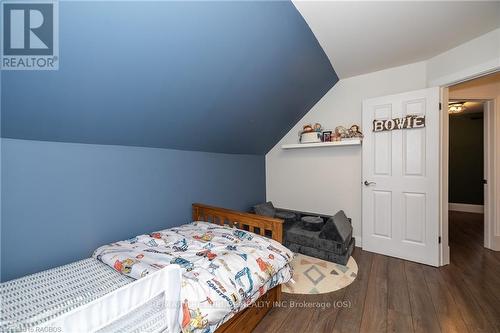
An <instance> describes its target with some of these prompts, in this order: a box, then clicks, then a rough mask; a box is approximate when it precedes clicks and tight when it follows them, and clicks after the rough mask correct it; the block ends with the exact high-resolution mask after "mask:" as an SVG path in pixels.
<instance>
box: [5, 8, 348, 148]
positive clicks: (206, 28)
mask: <svg viewBox="0 0 500 333" xmlns="http://www.w3.org/2000/svg"><path fill="white" fill-rule="evenodd" d="M59 17H60V43H59V45H60V69H59V71H24V72H13V71H12V72H5V73H4V74H3V77H2V84H3V91H2V93H3V96H2V117H3V119H2V120H3V121H2V137H5V138H17V139H29V140H45V141H59V142H78V143H92V144H112V145H127V146H144V147H162V148H173V149H182V150H197V151H210V152H225V153H244V154H264V153H266V152H267V151H268V150H269V149H270V148H271V147H273V146H274V144H276V142H278V141H279V139H281V138H282V137H283V135H284V134H286V133H287V131H288V130H289V129H290V128H291V127H292V126H293V125H294V124H295V123H296V122H297V121H298V120H299V119H300V118H301V117H302V116H303V115H304V114H305V113H306V112H307V111H309V109H310V108H311V107H312V106H313V105H314V104H315V103H316V102H317V101H318V100H319V99H320V98H321V97H322V96H323V95H324V94H325V93H326V92H327V91H328V90H329V89H330V88H331V87H332V86H333V85H334V84H335V83H336V82H337V80H338V78H337V75H336V74H335V72H334V70H333V68H332V66H331V64H330V62H329V60H328V58H327V56H326V55H325V53H324V52H323V50H322V48H321V47H320V45H319V44H318V42H317V40H316V38H315V37H314V35H313V33H312V32H311V30H310V29H309V27H308V25H307V24H306V22H305V21H304V19H303V18H302V16H301V15H300V13H299V12H298V11H297V10H296V8H295V7H294V5H293V4H292V3H291V2H290V1H221V2H214V1H200V2H198V1H120V2H118V1H108V2H96V1H88V2H87V1H78V2H73V1H64V2H61V3H60V15H59Z"/></svg>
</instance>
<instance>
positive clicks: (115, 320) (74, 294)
mask: <svg viewBox="0 0 500 333" xmlns="http://www.w3.org/2000/svg"><path fill="white" fill-rule="evenodd" d="M192 208H193V221H198V222H193V223H190V224H188V225H186V226H183V227H179V228H171V229H167V230H163V231H160V232H157V233H152V234H149V235H141V236H138V237H136V239H132V240H127V241H122V242H117V243H112V244H108V245H105V246H103V247H101V248H99V249H97V250H96V251H95V253H94V256H93V258H89V259H86V260H84V261H81V262H77V263H73V264H70V265H66V266H62V267H58V268H56V269H54V270H49V271H46V272H42V273H38V274H34V275H32V276H29V277H25V278H21V279H17V280H13V281H10V282H7V283H4V284H2V285H1V288H0V294H1V297H2V313H1V322H0V328H1V331H19V330H23V329H24V330H26V328H32V327H50V326H52V327H71V325H73V328H74V327H79V326H78V325H76V326H75V323H79V322H83V323H86V322H87V321H88V318H89V314H93V316H92V318H93V319H94V317H96V320H95V321H96V323H95V325H93V326H91V327H90V326H89V327H87V328H86V329H85V330H83V329H79V331H96V332H118V331H120V332H124V331H125V332H135V331H136V332H144V331H148V332H159V331H165V332H173V333H177V332H178V331H179V330H180V328H182V330H183V331H184V332H196V333H198V332H203V333H205V332H213V331H216V332H217V333H222V332H251V331H252V330H253V328H254V327H255V326H256V325H257V324H258V322H259V321H260V319H261V318H262V317H263V316H264V315H265V314H266V313H267V311H269V309H270V308H271V307H272V306H273V304H275V302H277V301H279V300H280V296H281V289H280V285H279V284H280V283H284V282H286V281H287V280H288V279H289V278H290V277H291V270H290V267H289V265H288V263H289V261H290V260H291V253H290V252H289V251H288V250H286V249H284V248H282V247H281V246H280V245H279V244H278V243H281V241H282V223H283V222H282V221H281V220H279V219H274V218H269V217H262V216H257V215H253V214H247V213H240V212H235V211H231V210H228V209H224V208H217V207H211V206H207V205H203V204H193V207H192ZM206 222H208V223H206ZM222 226H225V227H222ZM227 227H231V228H232V229H228V228H227ZM172 229H174V230H173V231H172ZM184 229H186V230H184ZM181 231H182V232H184V231H186V232H188V234H189V235H190V237H193V239H194V240H195V242H194V243H199V244H198V245H202V246H201V247H200V248H198V249H196V248H195V247H194V245H196V244H187V248H186V244H184V243H183V241H182V237H184V238H185V235H184V236H183V235H182V232H181ZM193 233H194V234H193ZM254 234H257V235H259V236H264V237H267V238H269V240H267V239H265V238H264V237H259V236H257V235H254ZM141 237H142V238H141ZM211 237H212V238H211ZM217 237H219V238H222V239H223V241H222V242H219V243H217V242H216V241H215V240H214V239H213V238H217ZM172 238H173V239H172ZM175 238H177V239H176V240H174V239H175ZM151 240H154V241H155V242H157V243H160V242H162V241H163V243H164V244H163V245H164V246H163V247H162V246H159V244H153V243H151V244H149V241H151ZM169 240H174V241H173V242H169ZM127 243H128V245H130V246H125V245H126V244H127ZM208 244H212V245H208ZM213 244H216V246H213ZM217 244H218V245H220V246H223V247H224V248H226V247H227V249H223V248H220V247H219V248H217V246H218V245H217ZM250 244H253V246H254V248H251V249H250V250H249V251H247V250H248V249H247V248H246V247H248V246H250ZM146 245H147V246H146ZM233 246H234V247H235V248H233ZM264 247H265V248H269V249H270V250H269V251H268V252H266V253H265V254H266V255H267V257H263V253H262V252H261V250H262V249H263V248H264ZM161 250H167V251H169V253H168V254H165V253H158V252H161ZM134 251H135V252H134ZM137 251H138V252H137ZM155 251H157V252H155ZM178 251H180V252H182V253H190V255H191V257H190V256H188V258H189V259H192V258H193V256H196V257H194V258H195V260H194V261H196V259H197V260H199V261H200V263H202V264H205V266H202V267H201V268H196V266H191V265H190V263H189V261H193V260H184V259H185V258H183V257H182V256H179V255H177V254H178V253H177V252H178ZM252 251H253V252H252ZM139 252H140V253H139ZM193 253H194V254H193ZM140 254H142V255H144V254H146V255H145V256H144V257H141V256H139V258H140V259H141V260H137V258H136V257H137V256H138V255H140ZM214 255H215V256H214ZM244 256H246V257H247V258H246V259H247V260H248V261H249V262H250V263H249V264H248V265H247V266H248V267H249V268H250V269H246V270H245V269H244V268H245V266H244V265H242V266H241V267H237V268H241V269H235V270H234V269H233V270H234V272H232V273H235V275H233V277H234V279H233V281H232V282H231V283H232V284H233V285H234V286H233V287H235V288H236V289H235V290H238V294H236V293H234V294H231V293H230V292H229V291H230V285H229V284H228V283H227V281H226V280H223V279H221V281H219V280H218V279H219V278H220V275H217V274H215V275H214V278H215V280H214V279H210V281H213V283H211V288H213V290H212V291H214V292H216V293H218V294H215V296H213V295H214V294H213V293H212V294H210V298H214V299H213V300H212V301H213V302H212V303H213V304H215V305H217V307H218V308H216V310H214V312H215V313H218V315H217V316H215V315H214V316H213V317H214V318H215V319H214V318H211V317H210V316H212V315H211V314H210V313H208V314H207V313H204V312H203V311H204V309H202V310H201V312H200V311H199V309H196V308H194V307H189V304H186V299H185V298H183V297H186V294H185V293H184V294H183V292H182V290H183V286H184V287H185V286H186V284H188V285H189V283H186V278H185V274H186V273H187V274H188V276H190V277H191V278H193V277H194V278H196V277H204V276H205V275H204V274H208V273H207V272H203V271H201V269H207V270H208V269H210V268H212V269H215V270H216V271H218V270H220V271H223V269H222V268H220V267H219V268H216V267H215V266H221V265H220V264H221V263H222V261H221V260H220V259H221V258H224V259H228V262H227V263H226V264H227V265H229V266H230V267H233V266H231V265H236V264H235V263H234V262H233V261H234V259H235V258H242V257H244ZM158 257H161V258H162V259H161V260H159V259H158ZM166 257H168V263H167V264H166V265H165V258H166ZM131 258H135V259H132V260H133V261H134V260H135V262H131V261H130V260H128V259H131ZM172 258H173V259H172ZM230 258H233V259H232V260H229V259H230ZM162 260H163V261H162ZM238 260H240V259H238ZM241 260H243V259H241ZM141 261H144V262H145V263H147V265H143V263H141ZM186 261H188V262H186ZM278 264H279V265H278ZM141 265H142V266H141ZM207 265H208V266H207ZM164 266H166V267H165V268H163V267H164ZM111 267H113V269H112V268H111ZM162 268H163V269H162ZM145 269H146V271H145ZM233 270H232V269H231V268H230V269H229V270H228V272H229V271H233ZM252 271H253V272H252ZM212 273H213V272H212ZM196 274H198V275H196ZM226 274H227V273H226ZM252 274H253V275H252ZM48 276H50V278H48ZM82 276H84V278H83V280H84V281H83V282H82ZM250 276H253V277H254V280H255V281H254V285H253V286H252V285H251V284H252V283H250V280H251V279H250ZM89 277H92V278H89ZM141 277H142V278H141ZM201 280H204V278H202V279H201ZM57 281H59V282H58V283H59V286H58V285H57V283H56V282H57ZM61 281H63V283H62V285H61ZM165 281H167V282H165ZM259 281H260V284H259ZM189 282H192V281H189ZM54 283H55V284H54ZM37 285H38V286H39V287H37V288H38V289H36V288H35V286H37ZM40 285H42V286H48V287H47V288H46V290H45V292H44V293H43V294H44V296H42V297H41V294H40V293H38V294H37V292H35V291H34V290H38V291H40ZM20 290H25V291H29V292H32V295H31V296H30V297H29V300H26V298H25V299H21V300H20V299H19V297H18V296H19V295H20V294H23V292H21V293H20V292H19V291H20ZM67 290H69V292H68V291H67ZM144 290H146V291H147V292H144ZM221 290H222V291H223V292H221ZM191 291H192V289H191ZM61 294H62V295H63V296H61ZM219 294H221V295H220V296H221V299H222V300H223V301H224V300H227V299H230V300H232V302H231V303H233V306H232V307H227V306H222V305H221V303H219V302H217V301H220V299H219V300H218V299H217V295H219ZM12 295H18V296H17V298H16V297H12ZM131 295H132V296H133V297H131ZM188 295H189V297H188V298H189V299H190V301H192V300H193V299H195V298H196V297H195V296H197V294H196V293H195V294H188ZM193 295H194V296H193ZM120 297H121V298H120ZM134 297H135V298H134ZM207 298H208V297H207ZM43 299H45V301H44V300H43ZM123 299H128V300H131V301H129V302H128V305H126V306H125V305H123V304H122V303H123V302H120V301H119V300H123ZM199 300H201V298H199V299H198V301H199ZM44 302H45V303H44ZM47 302H48V303H47ZM209 303H210V302H209V301H208V300H207V305H209ZM5 304H8V310H5V309H6V308H5V306H4V305H5ZM213 304H212V305H213ZM235 304H240V305H241V306H234V305H235ZM254 304H259V306H254ZM226 305H227V304H226ZM36 308H38V309H39V311H34V313H33V309H36ZM40 309H43V311H40ZM103 309H106V311H103ZM109 309H113V310H112V311H110V310H109ZM228 310H229V311H228ZM30 311H32V312H30ZM224 311H226V312H227V313H224ZM104 313H105V314H106V315H104ZM221 313H223V315H222V317H221V318H220V320H216V319H217V317H220V315H221ZM20 314H22V315H20ZM23 316H24V317H23ZM158 323H161V324H158ZM177 324H178V325H177ZM64 325H69V326H64ZM63 331H65V330H63ZM69 331H74V329H72V330H69Z"/></svg>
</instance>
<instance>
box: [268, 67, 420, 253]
mask: <svg viewBox="0 0 500 333" xmlns="http://www.w3.org/2000/svg"><path fill="white" fill-rule="evenodd" d="M426 82H427V79H426V63H425V62H418V63H414V64H410V65H405V66H400V67H394V68H390V69H386V70H382V71H378V72H374V73H369V74H363V75H359V76H354V77H350V78H346V79H341V80H340V81H339V82H337V84H336V85H335V86H334V87H333V88H332V89H330V90H329V91H328V92H327V93H326V94H325V96H324V97H323V98H322V99H321V100H320V101H319V102H318V103H316V105H314V107H313V108H312V109H311V110H310V111H309V112H308V113H307V114H306V115H305V116H304V117H303V118H302V119H301V120H300V121H299V122H298V123H297V124H295V126H294V127H293V128H292V129H291V130H290V131H289V132H288V133H287V134H286V135H285V136H284V137H283V138H282V139H281V140H280V141H279V142H278V143H277V144H276V145H275V146H274V147H273V148H272V149H271V150H270V151H269V152H268V153H267V154H266V197H267V200H271V201H273V203H274V204H275V205H276V206H278V207H283V208H291V209H298V210H304V211H310V212H318V213H323V214H335V213H336V212H337V211H338V210H341V209H342V210H344V211H345V212H346V214H347V215H348V216H349V217H351V218H352V221H353V228H354V236H355V237H356V238H357V240H358V244H361V242H359V240H360V236H361V176H362V175H361V148H360V147H358V146H351V147H349V146H346V147H329V148H312V149H292V150H286V151H285V150H283V149H281V145H282V144H284V143H295V142H297V140H298V132H299V130H300V129H301V127H302V125H303V124H306V123H315V122H319V123H321V124H322V125H323V127H325V128H326V129H334V128H335V127H336V126H339V125H343V126H350V125H352V124H360V123H361V112H362V101H363V100H364V99H366V98H371V97H377V96H383V95H389V94H396V93H400V92H404V91H408V90H416V89H422V88H425V87H426Z"/></svg>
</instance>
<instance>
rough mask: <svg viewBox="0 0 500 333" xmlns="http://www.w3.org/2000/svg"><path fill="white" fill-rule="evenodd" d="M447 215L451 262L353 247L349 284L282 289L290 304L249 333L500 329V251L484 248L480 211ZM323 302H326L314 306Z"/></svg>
mask: <svg viewBox="0 0 500 333" xmlns="http://www.w3.org/2000/svg"><path fill="white" fill-rule="evenodd" d="M449 218H450V222H449V225H450V230H449V232H450V251H451V264H450V265H448V266H445V267H441V268H435V267H430V266H426V265H421V264H417V263H413V262H409V261H405V260H401V259H396V258H391V257H387V256H383V255H378V254H375V253H370V252H366V251H363V250H361V249H360V248H356V250H355V252H354V257H355V259H356V261H357V262H358V267H359V272H358V277H357V278H356V280H355V282H354V283H352V284H351V285H350V286H348V287H347V288H344V289H342V290H339V291H336V292H333V293H329V294H321V295H291V294H283V296H284V297H283V298H284V300H285V301H287V302H285V303H284V304H286V305H287V306H286V307H285V306H283V307H280V308H274V309H272V310H271V311H270V312H269V313H268V314H267V315H266V317H265V318H264V319H263V320H262V321H261V322H260V324H259V325H258V326H257V327H256V329H255V330H254V333H266V332H293V333H300V332H367V333H374V332H426V333H430V332H460V333H461V332H500V252H494V251H490V250H487V249H485V248H483V246H482V244H483V215H482V214H472V213H460V212H453V211H450V215H449ZM317 302H318V303H317ZM322 304H330V307H329V308H327V307H325V306H323V307H318V306H314V305H320V306H321V305H322ZM292 305H293V307H292Z"/></svg>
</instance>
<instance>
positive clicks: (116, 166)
mask: <svg viewBox="0 0 500 333" xmlns="http://www.w3.org/2000/svg"><path fill="white" fill-rule="evenodd" d="M1 147H2V168H1V172H2V183H1V184H2V189H1V190H2V191H1V192H2V193H1V195H2V203H1V204H2V207H1V209H2V210H1V213H2V224H1V259H2V262H1V266H2V281H5V280H10V279H12V278H16V277H19V276H22V275H25V274H28V273H33V272H37V271H40V270H43V269H47V268H50V267H54V266H57V265H61V264H65V263H68V262H71V261H74V260H77V259H80V258H85V257H88V256H90V255H91V253H92V251H93V249H95V248H96V247H98V246H100V245H102V244H105V243H108V242H112V241H117V240H121V239H125V238H129V237H132V236H134V235H136V234H140V233H145V232H150V231H154V230H159V229H163V228H167V227H171V226H174V225H179V224H183V223H187V222H189V221H190V220H191V219H190V217H191V210H190V208H191V207H190V205H191V203H192V202H203V203H208V204H213V205H220V206H224V207H228V208H233V209H238V210H246V209H248V208H249V207H250V206H251V205H252V204H255V203H257V202H261V201H263V200H264V199H265V170H264V156H256V155H228V154H217V153H205V152H188V151H178V150H168V149H158V148H139V147H125V146H107V145H89V144H73V143H54V142H42V141H27V140H11V139H2V143H1Z"/></svg>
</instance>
